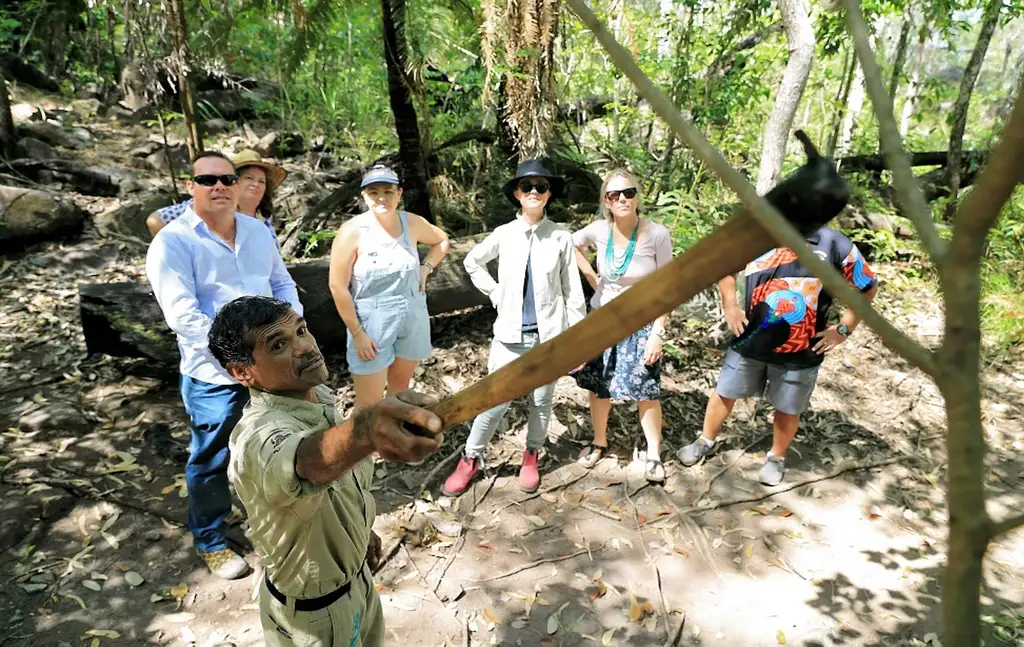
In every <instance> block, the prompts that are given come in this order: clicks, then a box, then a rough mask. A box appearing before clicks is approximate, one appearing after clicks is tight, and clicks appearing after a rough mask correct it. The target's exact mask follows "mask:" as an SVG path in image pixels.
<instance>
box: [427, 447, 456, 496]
mask: <svg viewBox="0 0 1024 647" xmlns="http://www.w3.org/2000/svg"><path fill="white" fill-rule="evenodd" d="M463 447H465V445H459V446H458V447H456V448H455V450H454V451H452V453H450V454H448V455H447V456H445V457H444V459H442V460H441V462H440V463H438V464H437V465H435V466H434V468H433V469H432V470H430V471H429V472H427V476H426V477H425V478H424V479H423V482H422V483H421V484H420V491H419V492H417V493H416V498H419V497H421V496H423V493H424V492H426V490H427V487H428V486H429V485H430V482H431V481H433V480H434V479H435V478H437V473H438V472H440V471H441V470H443V469H444V468H445V466H447V465H448V464H449V463H451V462H452V459H453V458H457V457H458V456H459V454H461V453H462V449H463Z"/></svg>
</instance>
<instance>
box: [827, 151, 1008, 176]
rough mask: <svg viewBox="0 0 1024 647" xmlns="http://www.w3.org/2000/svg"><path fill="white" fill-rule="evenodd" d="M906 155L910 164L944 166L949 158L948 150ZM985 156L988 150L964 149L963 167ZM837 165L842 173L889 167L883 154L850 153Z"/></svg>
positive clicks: (977, 164) (975, 162) (882, 169)
mask: <svg viewBox="0 0 1024 647" xmlns="http://www.w3.org/2000/svg"><path fill="white" fill-rule="evenodd" d="M907 155H908V156H909V157H910V165H911V166H946V162H947V160H948V159H949V152H948V151H921V152H918V153H908V154H907ZM987 157H988V151H964V153H963V158H962V164H963V166H964V167H965V168H967V167H971V166H978V167H980V166H981V165H982V164H984V163H985V159H986V158H987ZM838 165H839V170H840V171H841V172H843V173H869V172H870V173H877V172H880V171H884V170H886V169H887V168H889V167H888V165H887V164H886V161H885V156H883V155H850V156H849V157H844V158H842V159H840V160H839V161H838Z"/></svg>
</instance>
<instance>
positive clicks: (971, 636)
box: [935, 211, 990, 647]
mask: <svg viewBox="0 0 1024 647" xmlns="http://www.w3.org/2000/svg"><path fill="white" fill-rule="evenodd" d="M972 216H973V214H967V213H964V212H963V211H961V212H960V213H959V214H958V216H957V218H958V219H964V218H971V217H972ZM957 224H958V225H959V224H961V223H957ZM963 229H967V227H964V228H963ZM954 236H955V237H956V238H959V240H954V241H953V243H952V244H951V245H950V248H949V256H948V257H947V258H946V259H945V260H946V263H945V265H944V267H943V272H942V278H943V281H942V291H943V301H944V306H945V312H946V324H945V335H944V337H943V341H942V349H941V354H940V362H941V369H940V373H939V375H937V376H936V379H935V382H936V384H937V386H938V387H939V390H940V391H941V392H942V395H943V397H944V398H945V400H946V424H947V430H946V449H947V455H948V459H947V460H948V461H949V465H948V472H947V478H948V485H947V487H946V505H947V506H948V511H949V536H948V537H949V539H948V544H949V545H948V547H947V552H946V569H945V573H944V574H943V582H942V626H943V636H942V640H943V643H944V644H945V645H949V646H950V647H968V646H970V647H974V646H975V645H980V644H981V623H980V622H979V617H980V615H981V603H980V599H979V597H980V594H981V583H982V577H983V570H982V560H983V559H984V556H985V551H986V549H987V547H988V541H989V538H990V520H989V517H988V514H987V512H986V510H985V486H984V476H985V465H984V461H985V449H986V447H985V438H984V435H983V433H984V432H983V427H982V421H981V385H980V381H981V375H980V352H981V327H980V316H979V301H980V299H981V280H980V276H979V274H980V259H981V256H982V253H983V249H984V244H985V237H984V235H982V236H980V237H975V240H971V241H970V242H969V243H968V242H965V241H966V240H967V238H968V236H967V235H966V233H965V232H964V231H963V230H962V229H961V228H960V227H958V226H956V225H955V226H954Z"/></svg>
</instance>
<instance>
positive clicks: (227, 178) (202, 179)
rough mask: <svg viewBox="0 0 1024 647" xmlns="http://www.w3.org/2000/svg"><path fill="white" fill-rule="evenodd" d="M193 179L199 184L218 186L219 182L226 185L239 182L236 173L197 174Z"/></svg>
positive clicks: (233, 184)
mask: <svg viewBox="0 0 1024 647" xmlns="http://www.w3.org/2000/svg"><path fill="white" fill-rule="evenodd" d="M192 181H193V182H195V183H196V184H198V185H199V186H217V182H220V183H221V184H223V185H224V186H235V184H237V183H238V176H237V175H235V174H234V173H229V174H227V175H197V176H195V177H193V178H192Z"/></svg>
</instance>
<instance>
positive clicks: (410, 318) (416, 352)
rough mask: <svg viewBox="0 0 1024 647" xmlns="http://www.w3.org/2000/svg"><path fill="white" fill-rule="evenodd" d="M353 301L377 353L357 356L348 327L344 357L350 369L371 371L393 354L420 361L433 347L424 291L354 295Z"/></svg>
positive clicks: (387, 362) (389, 361) (357, 372)
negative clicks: (364, 358) (402, 293)
mask: <svg viewBox="0 0 1024 647" xmlns="http://www.w3.org/2000/svg"><path fill="white" fill-rule="evenodd" d="M355 304H356V316H357V317H359V323H360V324H361V325H362V326H363V330H365V331H366V334H367V335H369V336H370V339H372V340H373V341H374V342H375V343H376V344H377V356H376V357H374V358H373V359H371V360H370V361H368V362H364V361H363V360H361V359H359V356H358V355H357V354H356V349H355V344H354V343H353V341H352V332H351V331H349V333H348V352H347V353H346V355H345V357H346V359H347V360H348V370H349V372H350V373H352V374H354V375H373V374H374V373H379V372H381V371H383V370H385V369H387V368H388V367H389V366H391V364H392V363H394V361H395V358H396V357H401V358H402V359H409V360H416V361H419V360H423V359H426V358H427V357H429V356H430V351H431V350H432V348H433V347H432V346H431V344H430V315H429V313H428V312H427V297H426V295H425V294H422V293H419V292H417V293H416V294H415V295H410V296H399V295H390V296H381V297H367V298H364V299H356V300H355Z"/></svg>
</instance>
